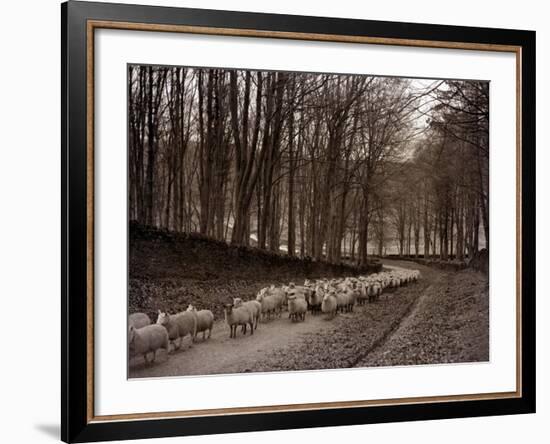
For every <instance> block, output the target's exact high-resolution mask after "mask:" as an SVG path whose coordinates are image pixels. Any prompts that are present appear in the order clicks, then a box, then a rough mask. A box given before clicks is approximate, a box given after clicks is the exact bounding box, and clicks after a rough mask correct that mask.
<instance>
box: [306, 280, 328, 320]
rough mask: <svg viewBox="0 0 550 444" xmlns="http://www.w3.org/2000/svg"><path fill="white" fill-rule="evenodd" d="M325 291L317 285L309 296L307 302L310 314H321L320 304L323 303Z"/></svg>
mask: <svg viewBox="0 0 550 444" xmlns="http://www.w3.org/2000/svg"><path fill="white" fill-rule="evenodd" d="M324 295H325V291H324V289H323V287H322V286H321V285H317V286H316V287H315V289H314V291H313V294H312V295H311V298H310V300H309V305H310V307H311V314H317V313H320V312H321V304H322V303H323V297H324Z"/></svg>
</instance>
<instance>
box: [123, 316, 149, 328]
mask: <svg viewBox="0 0 550 444" xmlns="http://www.w3.org/2000/svg"><path fill="white" fill-rule="evenodd" d="M150 324H151V319H150V318H149V316H147V315H146V314H145V313H132V314H131V315H130V316H128V326H130V327H134V328H142V327H145V326H146V325H150Z"/></svg>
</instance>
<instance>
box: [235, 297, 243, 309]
mask: <svg viewBox="0 0 550 444" xmlns="http://www.w3.org/2000/svg"><path fill="white" fill-rule="evenodd" d="M242 303H243V300H242V299H241V298H233V307H239V306H240V305H241V304H242Z"/></svg>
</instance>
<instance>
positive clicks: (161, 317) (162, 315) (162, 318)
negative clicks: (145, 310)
mask: <svg viewBox="0 0 550 444" xmlns="http://www.w3.org/2000/svg"><path fill="white" fill-rule="evenodd" d="M169 321H170V315H169V314H168V313H166V312H165V311H160V310H159V311H158V318H157V324H160V325H166V324H168V322H169Z"/></svg>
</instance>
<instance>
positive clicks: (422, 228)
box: [127, 64, 490, 378]
mask: <svg viewBox="0 0 550 444" xmlns="http://www.w3.org/2000/svg"><path fill="white" fill-rule="evenodd" d="M127 69H128V72H127V113H128V114H127V117H128V168H127V174H128V190H127V196H128V233H127V235H128V355H127V360H128V377H129V378H152V377H154V378H159V377H174V376H181V377H184V376H192V375H215V374H242V373H248V372H280V371H311V370H330V369H342V368H366V367H387V366H410V365H442V364H456V363H482V362H488V361H489V277H488V274H489V87H490V84H489V82H488V81H485V80H458V79H428V78H405V77H389V76H378V75H359V74H344V73H341V74H340V73H309V72H286V71H260V70H250V69H225V68H206V67H184V66H156V65H140V64H130V65H128V67H127Z"/></svg>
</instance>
